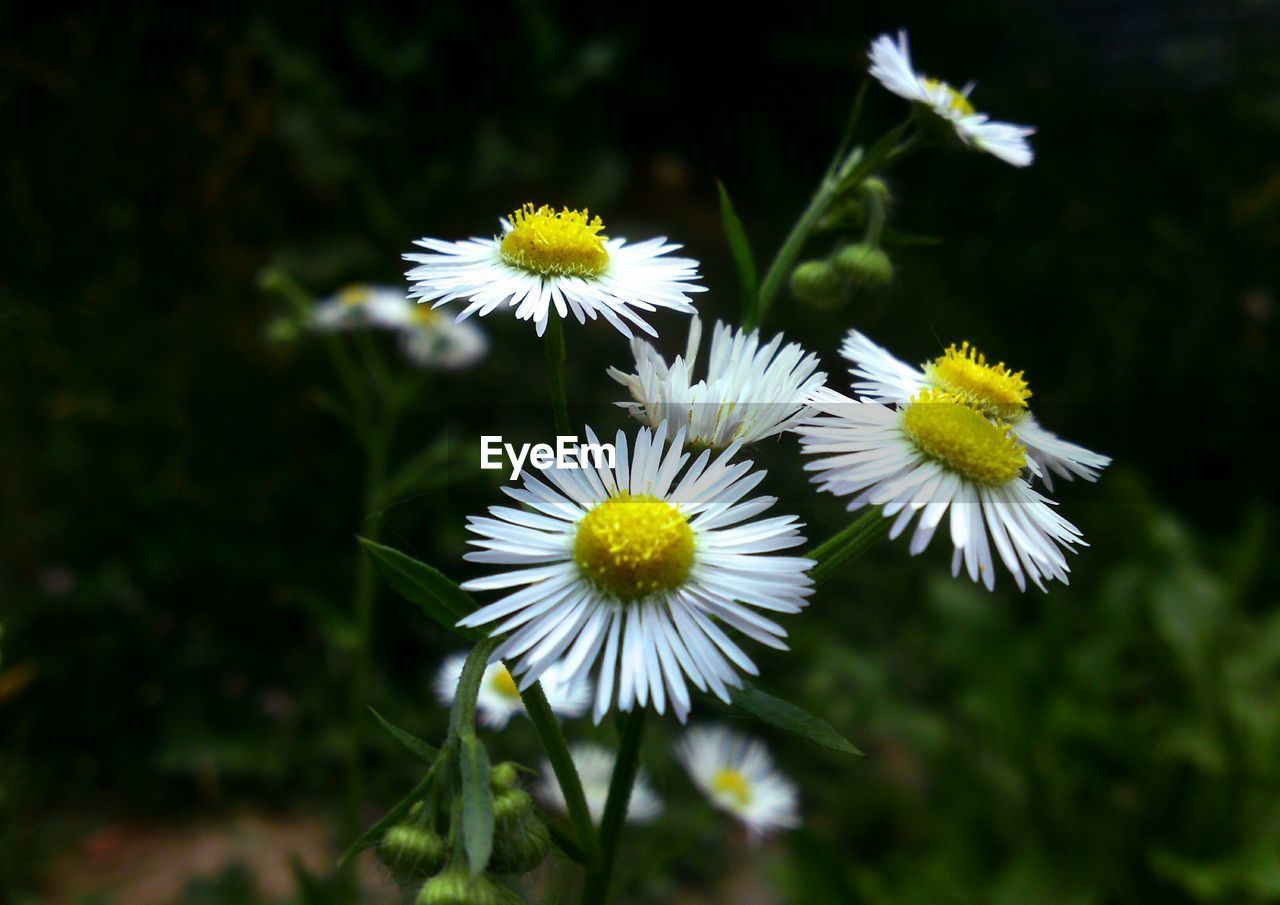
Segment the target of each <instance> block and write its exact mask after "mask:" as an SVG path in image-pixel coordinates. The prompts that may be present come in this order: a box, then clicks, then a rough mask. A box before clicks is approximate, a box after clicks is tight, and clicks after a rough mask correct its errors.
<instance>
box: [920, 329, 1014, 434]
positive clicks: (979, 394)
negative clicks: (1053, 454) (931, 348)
mask: <svg viewBox="0 0 1280 905" xmlns="http://www.w3.org/2000/svg"><path fill="white" fill-rule="evenodd" d="M924 372H925V374H927V375H928V376H929V380H930V382H932V383H933V384H934V385H935V386H937V387H938V388H940V389H942V390H944V391H945V392H947V393H950V394H952V395H954V396H959V397H960V398H961V399H962V400H963V401H965V402H967V403H969V404H970V405H972V406H974V407H975V408H977V409H978V410H980V411H981V412H982V413H983V414H984V415H986V416H987V417H989V418H996V419H1002V420H1005V421H1017V420H1018V419H1019V418H1021V417H1022V416H1023V415H1024V414H1026V408H1027V400H1028V399H1029V398H1031V389H1030V388H1029V387H1028V386H1027V382H1026V381H1025V380H1023V379H1022V372H1021V371H1017V372H1014V371H1010V370H1009V369H1008V368H1006V367H1005V365H1004V362H1003V361H1002V362H999V363H998V364H994V365H993V364H989V363H988V362H987V357H986V356H985V355H983V354H982V353H981V352H979V351H978V350H977V349H975V348H974V347H973V346H971V345H969V343H967V342H963V343H961V344H960V348H958V349H957V348H956V347H955V344H954V343H952V344H951V346H950V347H948V349H947V351H946V352H943V353H942V354H941V355H939V356H938V357H937V358H935V359H934V360H933V361H931V362H929V363H928V364H926V365H925V366H924Z"/></svg>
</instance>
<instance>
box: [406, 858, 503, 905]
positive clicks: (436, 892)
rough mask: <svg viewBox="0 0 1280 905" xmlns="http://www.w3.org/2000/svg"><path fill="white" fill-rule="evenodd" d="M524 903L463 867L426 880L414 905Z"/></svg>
mask: <svg viewBox="0 0 1280 905" xmlns="http://www.w3.org/2000/svg"><path fill="white" fill-rule="evenodd" d="M523 902H524V900H523V899H522V898H520V896H519V895H518V894H516V893H515V892H513V891H512V890H510V889H507V888H506V887H505V886H500V885H498V884H497V883H495V882H493V880H491V879H490V878H489V877H487V876H485V875H484V874H481V875H480V876H478V877H472V876H471V874H470V873H469V872H468V871H467V869H466V868H463V867H453V868H450V869H449V870H447V871H445V872H444V873H442V874H439V875H437V876H434V877H432V878H431V879H430V880H428V881H427V882H426V883H425V884H424V885H423V887H422V889H421V890H420V891H419V892H418V897H417V899H415V900H414V903H415V905H523Z"/></svg>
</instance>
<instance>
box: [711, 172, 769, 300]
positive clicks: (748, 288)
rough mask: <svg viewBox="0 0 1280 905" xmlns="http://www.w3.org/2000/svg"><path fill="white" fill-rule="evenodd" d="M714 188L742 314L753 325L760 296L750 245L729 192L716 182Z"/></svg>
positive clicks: (720, 183)
mask: <svg viewBox="0 0 1280 905" xmlns="http://www.w3.org/2000/svg"><path fill="white" fill-rule="evenodd" d="M716 188H717V189H718V190H719V192H720V222H721V224H723V226H724V236H725V238H726V239H728V241H729V251H730V252H731V253H732V254H733V263H734V265H735V266H736V267H737V268H738V283H739V284H740V285H741V287H742V314H743V320H744V321H745V322H747V323H752V324H753V323H755V321H756V314H757V307H758V305H759V296H760V280H759V277H758V276H757V273H756V260H755V257H754V256H753V255H752V254H751V243H750V242H748V241H747V231H746V230H745V229H743V228H742V221H741V220H740V219H738V213H737V211H735V210H734V209H733V202H732V201H730V200H729V192H728V191H727V190H726V189H725V187H724V183H723V182H721V181H720V180H718V179H717V180H716Z"/></svg>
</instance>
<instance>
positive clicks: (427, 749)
mask: <svg viewBox="0 0 1280 905" xmlns="http://www.w3.org/2000/svg"><path fill="white" fill-rule="evenodd" d="M369 712H370V713H372V714H373V715H374V718H375V719H377V721H378V722H379V723H381V724H382V728H383V729H385V730H387V731H388V732H390V733H391V737H392V738H394V739H395V740H396V741H398V742H399V743H400V744H402V745H404V747H405V749H406V750H408V752H409V753H410V754H412V755H413V756H414V757H416V758H418V759H419V760H421V761H425V762H426V763H428V764H429V763H431V762H433V761H434V760H435V759H436V756H437V755H438V754H439V753H440V752H439V750H437V749H436V748H433V747H431V746H430V745H428V744H427V743H426V742H424V741H423V740H422V739H420V738H418V737H417V736H416V735H411V734H410V733H408V732H405V731H404V730H403V729H401V728H400V727H399V726H397V725H396V724H395V723H393V722H391V721H390V720H389V719H387V718H386V717H384V716H383V715H382V714H380V713H378V711H376V710H374V709H373V708H372V707H370V708H369Z"/></svg>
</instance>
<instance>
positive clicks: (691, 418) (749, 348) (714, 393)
mask: <svg viewBox="0 0 1280 905" xmlns="http://www.w3.org/2000/svg"><path fill="white" fill-rule="evenodd" d="M701 338H702V322H701V320H699V318H697V317H696V316H695V317H694V318H693V320H692V323H691V324H690V326H689V344H688V346H687V347H686V350H685V354H684V355H683V356H676V359H675V361H673V362H672V363H671V364H669V365H668V364H667V361H666V359H665V358H663V357H662V356H661V355H660V354H659V353H658V351H657V350H656V349H655V348H654V347H653V346H652V345H650V344H649V343H648V342H646V341H644V340H643V339H639V338H635V339H632V340H631V351H632V354H633V355H634V356H635V361H636V372H635V373H634V374H628V373H626V372H625V371H621V370H619V369H618V368H610V369H609V376H610V377H612V378H613V379H614V380H616V381H618V383H620V384H622V385H623V386H624V387H626V388H627V389H628V390H630V391H631V398H632V399H633V400H634V401H633V402H623V403H619V404H620V405H622V406H623V407H624V408H626V409H628V410H629V411H630V412H631V414H632V415H634V416H635V417H636V418H637V419H639V420H640V421H642V422H644V423H645V424H647V425H649V426H650V427H652V428H656V427H657V426H658V425H659V424H661V423H662V422H663V421H666V422H667V423H668V424H669V426H670V430H672V431H674V430H677V429H679V428H684V429H685V432H686V439H687V441H688V442H689V443H690V444H691V445H693V446H707V447H711V448H712V449H723V448H724V447H726V446H728V445H729V444H730V443H732V442H734V441H735V440H740V441H741V442H743V443H754V442H755V441H757V440H763V439H764V438H766V437H772V436H774V435H776V434H780V433H782V432H783V431H787V430H790V429H791V428H793V427H794V426H795V425H796V424H797V423H798V422H799V421H800V419H801V418H803V417H804V416H805V414H806V413H807V409H806V408H805V405H804V400H805V399H807V398H808V396H809V394H810V393H812V392H813V391H814V390H816V389H817V388H818V387H820V386H822V385H823V384H824V383H825V382H826V379H827V375H826V374H824V373H823V372H821V371H819V370H818V369H817V368H818V357H817V356H816V355H813V354H811V353H809V354H806V353H805V351H804V349H802V348H801V347H800V346H799V345H798V344H797V343H790V344H788V345H786V346H785V347H784V346H782V334H778V335H777V336H775V337H774V338H773V339H772V340H771V341H770V342H769V343H768V344H766V345H761V344H760V333H759V331H757V330H752V331H751V332H750V333H748V332H746V331H744V330H741V329H738V330H731V329H730V328H729V327H727V326H726V325H724V324H721V323H717V324H716V327H715V333H714V335H713V336H712V338H711V356H710V360H709V361H708V363H707V376H706V379H704V380H699V381H696V382H695V381H694V379H693V366H694V359H695V358H697V355H698V346H699V344H700V341H701Z"/></svg>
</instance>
